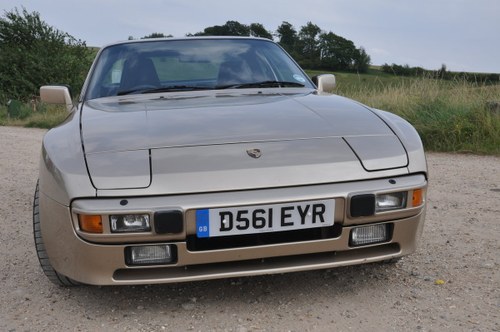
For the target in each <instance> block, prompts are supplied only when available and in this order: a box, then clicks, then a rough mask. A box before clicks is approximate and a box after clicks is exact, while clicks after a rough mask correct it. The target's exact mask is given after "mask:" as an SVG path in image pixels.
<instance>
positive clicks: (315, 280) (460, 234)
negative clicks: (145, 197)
mask: <svg viewBox="0 0 500 332" xmlns="http://www.w3.org/2000/svg"><path fill="white" fill-rule="evenodd" d="M43 133H44V131H43V130H39V129H23V128H10V127H0V198H1V199H0V227H1V230H0V253H1V254H2V255H3V263H2V264H1V265H0V277H1V286H0V287H1V288H0V299H1V303H0V331H49V330H52V331H59V330H75V331H97V330H103V331H109V330H120V331H122V330H126V331H162V330H167V331H178V330H195V331H198V330H199V331H209V330H227V331H273V330H279V331H287V330H291V331H303V330H319V331H331V330H336V331H349V330H353V331H390V330H395V331H416V330H417V331H443V330H449V331H500V272H499V271H500V270H499V267H500V158H498V157H483V156H471V155H452V154H434V153H430V154H428V165H429V170H430V187H429V194H428V210H427V221H426V225H425V229H424V234H423V239H422V241H421V243H420V247H419V250H418V251H417V253H415V254H413V255H411V256H408V257H405V258H404V259H403V260H401V261H400V262H398V263H397V264H394V265H381V264H372V265H364V266H355V267H346V268H338V269H331V270H322V271H312V272H304V273H292V274H284V275H274V276H261V277H252V278H239V279H229V280H215V281H206V282H195V283H188V284H173V285H156V286H140V287H79V288H73V289H64V288H59V287H56V286H54V285H52V284H51V283H50V282H49V281H48V279H46V278H45V276H44V275H43V273H42V270H41V268H40V267H39V265H38V261H37V259H36V255H35V250H34V246H33V235H32V221H31V204H32V194H33V190H34V187H35V182H36V177H37V169H38V159H39V151H40V142H41V138H42V136H43ZM441 280H442V281H443V282H444V284H439V283H441Z"/></svg>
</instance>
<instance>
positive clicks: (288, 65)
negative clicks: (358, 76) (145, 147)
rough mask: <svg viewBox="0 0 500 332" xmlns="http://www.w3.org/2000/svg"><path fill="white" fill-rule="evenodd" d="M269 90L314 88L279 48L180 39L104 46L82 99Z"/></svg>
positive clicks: (249, 42)
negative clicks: (205, 91)
mask: <svg viewBox="0 0 500 332" xmlns="http://www.w3.org/2000/svg"><path fill="white" fill-rule="evenodd" d="M273 87H282V88H285V87H308V88H314V86H313V85H312V83H311V81H310V80H309V78H308V77H307V76H306V75H305V74H304V72H303V71H302V69H300V67H298V66H297V64H296V63H295V62H294V61H293V60H292V59H291V58H290V57H289V56H288V54H286V53H285V52H284V51H283V50H282V49H281V48H280V47H279V46H277V45H276V44H275V43H273V42H271V41H266V40H261V39H197V38H192V39H183V40H175V39H173V40H154V41H147V42H131V43H124V44H118V45H113V46H109V47H106V48H105V49H103V50H102V52H101V53H100V55H99V58H98V59H97V63H96V65H95V67H94V70H93V73H92V75H91V79H90V83H89V86H88V89H87V92H86V94H85V99H86V100H89V99H95V98H101V97H108V96H119V95H128V94H138V93H154V92H169V91H192V90H209V89H229V88H235V89H244V88H273Z"/></svg>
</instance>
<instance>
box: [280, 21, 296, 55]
mask: <svg viewBox="0 0 500 332" xmlns="http://www.w3.org/2000/svg"><path fill="white" fill-rule="evenodd" d="M276 34H277V36H278V38H279V44H280V45H281V47H283V48H284V49H285V50H286V51H287V52H288V53H293V51H294V50H295V46H296V44H297V40H298V37H297V31H296V30H295V28H294V27H293V25H291V24H290V23H288V22H286V21H283V23H281V25H280V26H279V27H278V29H277V30H276Z"/></svg>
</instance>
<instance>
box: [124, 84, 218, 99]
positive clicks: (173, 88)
mask: <svg viewBox="0 0 500 332" xmlns="http://www.w3.org/2000/svg"><path fill="white" fill-rule="evenodd" d="M208 89H210V88H209V87H204V86H194V85H172V86H164V87H161V88H146V89H145V88H138V89H130V90H123V91H118V93H117V94H116V95H117V96H123V95H129V94H133V93H156V92H170V91H193V90H208Z"/></svg>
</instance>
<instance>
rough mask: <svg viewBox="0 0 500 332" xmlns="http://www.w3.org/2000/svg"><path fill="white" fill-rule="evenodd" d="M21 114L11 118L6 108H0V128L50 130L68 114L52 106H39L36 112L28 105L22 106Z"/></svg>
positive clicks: (62, 108) (64, 110)
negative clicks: (17, 127)
mask: <svg viewBox="0 0 500 332" xmlns="http://www.w3.org/2000/svg"><path fill="white" fill-rule="evenodd" d="M22 112H23V115H22V116H20V117H12V116H10V115H9V113H8V108H7V107H5V106H0V126H22V127H32V128H46V129H50V128H53V127H55V126H57V125H59V124H60V123H61V122H63V121H64V119H66V118H67V117H68V112H67V111H66V109H65V108H64V107H60V106H53V105H43V104H39V105H37V107H36V111H34V110H33V109H32V107H31V106H29V105H23V111H22ZM26 113H27V115H26Z"/></svg>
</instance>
